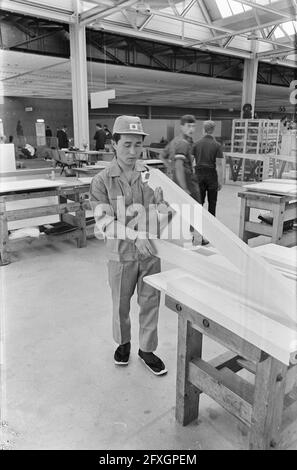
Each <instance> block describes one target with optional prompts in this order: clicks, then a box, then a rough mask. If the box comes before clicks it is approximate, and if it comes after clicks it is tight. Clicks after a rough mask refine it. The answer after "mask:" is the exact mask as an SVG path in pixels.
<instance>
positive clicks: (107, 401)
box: [0, 185, 297, 450]
mask: <svg viewBox="0 0 297 470" xmlns="http://www.w3.org/2000/svg"><path fill="white" fill-rule="evenodd" d="M238 189H239V188H238V187H236V186H231V185H230V186H229V185H228V186H224V188H223V190H222V191H221V193H220V196H219V204H218V214H217V215H218V218H219V219H220V220H221V221H222V222H224V223H225V224H226V225H227V226H228V227H230V228H231V230H233V231H234V232H235V233H237V231H238V220H239V204H240V201H239V198H237V192H238ZM12 259H13V262H12V263H11V264H10V265H8V266H5V267H2V268H1V270H0V275H1V286H2V292H3V297H2V306H3V308H4V311H3V312H2V333H3V332H4V353H5V354H4V355H5V357H4V361H5V362H4V364H5V365H4V368H3V370H2V390H1V391H2V417H1V420H2V422H3V427H2V435H1V441H2V444H1V445H2V448H4V449H40V450H44V449H97V450H101V449H106V450H112V449H125V450H126V449H148V450H149V449H160V450H161V449H184V450H189V449H191V450H196V449H197V450H199V449H244V448H246V447H247V443H248V432H247V428H245V427H244V426H243V425H241V424H240V423H239V422H238V421H237V420H236V419H235V418H233V417H232V416H231V415H229V414H228V413H227V412H225V411H224V410H223V409H222V408H221V407H220V406H218V405H216V403H214V402H213V401H212V400H211V399H209V398H207V397H206V396H204V395H203V396H202V397H201V404H200V415H199V420H198V423H197V422H194V423H192V424H191V425H189V426H187V427H182V426H181V425H179V424H177V423H176V421H175V416H174V413H175V380H176V344H177V316H176V315H175V314H174V313H173V312H171V311H170V310H168V309H167V308H166V307H164V299H163V298H162V303H161V305H162V307H161V309H160V322H159V348H158V354H159V355H160V357H161V358H162V359H163V360H164V362H165V363H166V365H167V368H168V369H169V372H168V374H167V375H166V376H162V377H156V376H154V375H152V374H151V373H150V372H149V371H148V370H147V369H146V368H145V367H143V365H142V363H141V362H140V361H139V360H138V358H137V350H138V342H137V337H138V326H137V323H138V320H137V304H136V301H135V299H133V302H132V308H131V316H132V319H133V320H132V324H133V330H132V338H133V340H132V357H131V362H130V364H129V366H128V367H127V368H118V367H115V366H114V364H113V352H114V348H115V345H114V343H113V340H112V334H111V298H110V292H109V287H108V283H107V269H106V263H105V261H106V252H105V247H104V244H103V242H102V241H98V240H96V239H92V240H89V241H88V245H87V247H86V248H82V249H77V248H76V247H75V245H74V244H72V243H71V242H58V243H56V244H55V245H53V244H52V245H49V244H45V243H44V242H42V241H35V242H34V243H32V244H31V245H26V247H25V248H24V249H21V250H19V251H17V252H15V253H14V254H13V257H12ZM165 267H166V266H165ZM168 267H169V266H168ZM222 351H223V349H222V348H221V346H219V345H218V344H216V343H214V342H212V341H210V340H207V339H206V341H205V354H204V357H205V358H206V359H208V358H211V357H214V356H215V355H217V354H218V353H220V352H222ZM289 429H290V433H289V434H288V435H287V439H289V446H290V447H291V448H296V447H297V429H296V427H292V426H291V427H290V428H289Z"/></svg>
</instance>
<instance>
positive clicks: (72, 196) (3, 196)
mask: <svg viewBox="0 0 297 470" xmlns="http://www.w3.org/2000/svg"><path fill="white" fill-rule="evenodd" d="M88 191H89V185H88V184H83V183H81V182H69V183H68V182H67V183H66V182H65V181H61V182H59V181H56V182H55V181H51V180H45V179H44V180H42V179H40V180H21V181H20V180H18V181H12V182H11V181H8V182H2V183H1V186H0V265H5V264H9V263H10V251H11V250H12V248H13V246H14V245H15V244H16V243H18V242H20V241H24V240H26V241H29V240H30V241H32V240H33V239H32V238H29V237H26V238H23V239H15V240H13V239H9V230H8V224H9V222H11V221H18V220H23V219H31V218H38V217H47V216H52V215H58V216H59V219H60V221H63V222H66V223H68V224H70V225H72V226H73V227H75V230H73V231H70V232H67V233H64V234H60V235H46V234H43V235H42V237H43V238H46V239H47V240H48V241H49V242H54V241H55V240H57V239H59V240H65V239H67V240H76V242H77V246H78V247H79V248H81V247H83V246H85V245H86V217H85V208H86V201H85V194H86V193H88ZM37 198H38V199H39V198H41V199H44V201H45V202H44V205H41V206H37V207H36V206H35V207H29V208H25V209H16V210H9V209H7V204H9V203H10V202H12V201H14V202H15V201H22V200H33V199H37ZM48 198H54V199H53V200H54V201H56V202H55V203H53V204H51V205H45V204H46V202H47V199H48Z"/></svg>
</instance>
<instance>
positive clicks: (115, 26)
mask: <svg viewBox="0 0 297 470" xmlns="http://www.w3.org/2000/svg"><path fill="white" fill-rule="evenodd" d="M102 28H103V29H104V31H106V32H110V33H115V34H116V33H118V34H123V35H125V36H131V37H136V38H138V39H139V38H142V39H148V40H152V41H159V42H160V43H165V44H168V43H169V44H175V45H177V46H181V47H189V44H190V43H189V41H183V40H182V39H179V38H178V37H177V36H173V35H169V34H166V33H165V32H164V33H159V32H156V33H155V32H148V31H141V35H140V34H139V31H134V30H133V29H131V28H129V27H127V26H124V25H122V24H119V23H115V22H113V21H108V20H104V21H102ZM94 29H96V28H94ZM195 49H197V50H200V48H199V46H197V47H195ZM207 50H209V51H210V52H215V53H218V54H225V55H229V56H232V57H242V58H243V59H251V58H252V54H251V53H250V52H249V51H243V50H240V49H238V50H236V49H223V48H221V47H216V46H209V47H208V48H207Z"/></svg>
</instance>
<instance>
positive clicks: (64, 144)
mask: <svg viewBox="0 0 297 470" xmlns="http://www.w3.org/2000/svg"><path fill="white" fill-rule="evenodd" d="M57 138H58V146H59V149H68V146H69V140H68V135H67V126H66V125H65V124H64V126H63V127H62V129H59V130H58V131H57Z"/></svg>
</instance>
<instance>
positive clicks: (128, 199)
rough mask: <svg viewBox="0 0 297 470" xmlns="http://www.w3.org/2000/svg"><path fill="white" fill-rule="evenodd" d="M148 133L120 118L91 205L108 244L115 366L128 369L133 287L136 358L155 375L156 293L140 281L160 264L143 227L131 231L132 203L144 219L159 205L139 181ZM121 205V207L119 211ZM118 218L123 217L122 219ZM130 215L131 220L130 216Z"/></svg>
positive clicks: (158, 366)
mask: <svg viewBox="0 0 297 470" xmlns="http://www.w3.org/2000/svg"><path fill="white" fill-rule="evenodd" d="M146 135H147V134H146V133H145V132H144V131H143V127H142V123H141V120H140V118H139V117H137V116H119V117H117V119H116V120H115V123H114V127H113V147H114V150H115V155H116V156H115V158H114V159H113V161H112V162H111V164H110V166H109V167H108V168H106V169H105V170H103V171H101V172H100V173H98V174H97V175H96V176H95V177H94V178H93V180H92V182H91V186H90V203H91V206H92V208H93V210H94V212H95V219H96V227H97V229H98V230H99V233H100V234H101V235H103V236H104V237H105V238H106V239H107V247H108V248H109V262H108V275H109V284H110V287H111V292H112V301H113V337H114V340H115V342H116V343H117V344H118V345H119V346H118V347H117V349H116V351H115V353H114V362H115V364H116V365H118V366H126V365H128V362H129V357H130V349H131V323H130V301H131V298H132V296H133V293H134V291H135V289H136V287H137V294H138V304H139V306H140V312H139V350H138V356H139V358H140V359H141V360H142V362H143V363H144V364H145V365H146V366H147V367H148V369H149V370H150V371H151V372H152V373H153V374H155V375H164V374H166V372H167V370H166V368H165V365H164V363H163V361H162V360H161V359H160V358H159V357H158V356H156V355H155V354H154V351H155V350H156V348H157V345H158V334H157V326H158V316H159V304H160V293H159V291H158V290H157V289H154V288H153V287H151V286H150V285H149V284H146V283H145V282H144V280H143V279H144V277H145V276H148V275H151V274H156V273H159V272H160V269H161V265H160V259H159V258H158V257H156V256H154V251H153V247H152V245H151V243H150V240H149V235H148V233H147V231H146V229H145V225H144V226H143V228H142V230H145V231H140V230H141V227H140V225H141V224H140V222H138V223H137V225H135V226H134V228H132V227H131V226H129V222H130V221H131V220H132V219H133V217H134V215H135V212H134V211H135V210H136V211H138V210H139V209H133V206H132V204H136V205H137V206H139V205H141V207H142V208H144V209H145V211H144V214H147V211H148V210H149V207H150V205H152V204H159V203H162V199H163V194H162V190H161V188H156V190H155V191H153V190H152V189H151V188H150V187H149V186H148V185H147V184H146V183H145V182H144V181H143V178H142V172H143V171H145V170H146V167H145V166H144V165H143V164H142V163H141V162H138V161H137V160H138V159H139V157H140V155H141V152H142V147H143V139H144V137H145V136H146ZM119 206H120V207H119ZM121 214H122V217H121ZM128 214H129V215H128Z"/></svg>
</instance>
